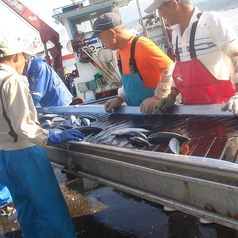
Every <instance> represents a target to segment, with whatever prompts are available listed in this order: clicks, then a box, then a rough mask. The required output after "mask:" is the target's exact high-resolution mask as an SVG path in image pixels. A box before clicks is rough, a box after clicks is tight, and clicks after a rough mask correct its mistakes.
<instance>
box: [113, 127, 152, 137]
mask: <svg viewBox="0 0 238 238" xmlns="http://www.w3.org/2000/svg"><path fill="white" fill-rule="evenodd" d="M129 131H139V132H142V133H148V132H150V131H149V130H147V129H144V128H136V127H134V128H131V127H130V128H123V129H119V130H116V131H113V132H112V133H111V134H112V135H117V136H123V135H125V134H126V133H127V132H129Z"/></svg>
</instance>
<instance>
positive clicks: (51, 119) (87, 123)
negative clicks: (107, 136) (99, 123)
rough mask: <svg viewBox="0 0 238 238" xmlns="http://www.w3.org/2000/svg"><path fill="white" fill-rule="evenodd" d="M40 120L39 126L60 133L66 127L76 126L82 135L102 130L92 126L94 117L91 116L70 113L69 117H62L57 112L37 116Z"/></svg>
mask: <svg viewBox="0 0 238 238" xmlns="http://www.w3.org/2000/svg"><path fill="white" fill-rule="evenodd" d="M38 119H39V121H40V122H42V123H41V126H42V128H44V129H48V130H52V131H54V132H57V133H61V132H62V131H64V130H66V129H71V128H76V129H78V130H79V131H80V132H82V133H83V134H84V135H89V134H96V133H99V132H100V131H102V128H100V127H96V126H92V122H95V121H96V119H95V118H94V117H92V116H85V115H82V116H78V117H76V116H75V115H70V117H69V118H63V117H61V116H60V115H59V114H45V115H42V116H39V117H38Z"/></svg>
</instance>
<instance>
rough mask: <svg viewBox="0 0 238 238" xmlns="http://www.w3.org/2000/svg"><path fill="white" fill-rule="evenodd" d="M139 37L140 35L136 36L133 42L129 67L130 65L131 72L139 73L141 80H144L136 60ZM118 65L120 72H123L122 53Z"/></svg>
mask: <svg viewBox="0 0 238 238" xmlns="http://www.w3.org/2000/svg"><path fill="white" fill-rule="evenodd" d="M138 39H139V36H135V37H134V39H133V40H132V43H131V56H130V59H129V67H130V71H131V73H138V74H139V76H140V78H141V80H142V81H143V79H142V77H141V75H140V73H139V70H138V68H137V65H136V60H135V48H136V42H137V40H138ZM117 65H118V68H119V70H120V72H121V73H122V63H121V57H120V53H119V59H118V61H117Z"/></svg>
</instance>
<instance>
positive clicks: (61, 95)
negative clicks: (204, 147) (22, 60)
mask: <svg viewBox="0 0 238 238" xmlns="http://www.w3.org/2000/svg"><path fill="white" fill-rule="evenodd" d="M23 74H24V75H26V76H27V79H28V82H29V89H30V92H31V95H32V98H33V101H34V104H35V105H38V104H40V106H42V107H51V106H68V105H69V104H70V103H71V102H72V98H73V96H72V94H71V93H70V92H69V90H68V88H67V87H66V85H65V84H64V82H63V81H62V79H61V78H60V77H59V75H58V74H57V73H56V72H55V71H54V69H53V68H52V67H51V66H50V65H48V63H47V62H46V60H45V59H44V58H43V57H41V56H37V57H31V58H29V59H27V60H26V65H25V68H24V73H23Z"/></svg>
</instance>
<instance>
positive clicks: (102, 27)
mask: <svg viewBox="0 0 238 238" xmlns="http://www.w3.org/2000/svg"><path fill="white" fill-rule="evenodd" d="M121 24H122V20H121V16H120V15H119V14H118V13H116V12H107V13H104V14H103V15H101V16H100V17H98V18H97V20H96V21H95V22H94V25H93V35H92V36H91V37H90V39H92V38H94V37H96V36H97V35H98V34H99V33H101V32H102V31H106V30H108V29H111V28H114V27H116V26H119V25H121Z"/></svg>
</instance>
